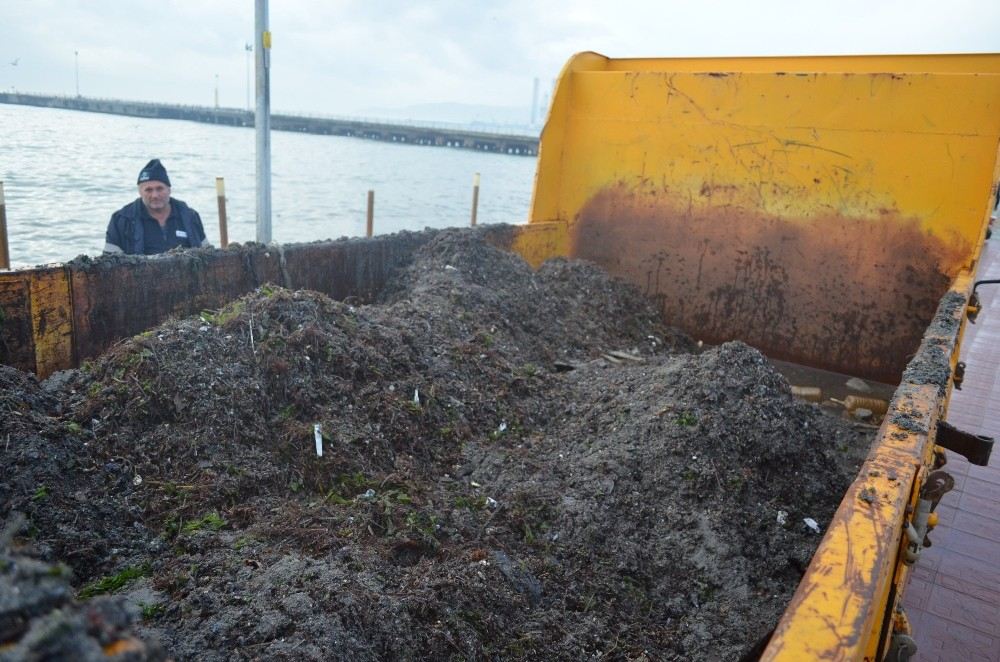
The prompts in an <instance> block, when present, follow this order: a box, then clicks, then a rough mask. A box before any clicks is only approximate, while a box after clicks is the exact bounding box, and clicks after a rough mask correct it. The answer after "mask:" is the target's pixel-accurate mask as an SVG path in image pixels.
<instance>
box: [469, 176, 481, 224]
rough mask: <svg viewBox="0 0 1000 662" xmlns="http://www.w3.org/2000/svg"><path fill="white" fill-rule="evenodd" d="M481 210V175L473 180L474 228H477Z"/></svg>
mask: <svg viewBox="0 0 1000 662" xmlns="http://www.w3.org/2000/svg"><path fill="white" fill-rule="evenodd" d="M478 210H479V173H478V172H477V173H476V175H475V176H474V177H473V178H472V223H471V225H472V227H476V213H477V212H478Z"/></svg>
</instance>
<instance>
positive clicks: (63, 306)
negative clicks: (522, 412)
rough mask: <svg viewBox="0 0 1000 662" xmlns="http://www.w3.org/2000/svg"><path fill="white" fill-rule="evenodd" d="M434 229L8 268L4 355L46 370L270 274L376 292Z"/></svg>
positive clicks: (337, 293)
mask: <svg viewBox="0 0 1000 662" xmlns="http://www.w3.org/2000/svg"><path fill="white" fill-rule="evenodd" d="M433 236H434V233H433V232H422V233H409V232H403V233H399V234H394V235H389V236H383V237H376V238H373V239H348V240H340V241H330V242H316V243H311V244H290V245H286V246H283V247H275V246H271V247H264V246H261V245H257V244H251V245H247V246H236V245H234V246H232V247H230V248H229V249H227V250H197V251H185V252H181V253H176V254H168V255H160V256H156V257H153V258H142V257H133V256H124V257H121V256H105V257H101V258H96V259H91V258H78V259H76V260H73V261H72V262H69V263H67V264H65V265H58V266H53V267H48V268H39V269H26V270H21V271H13V272H2V273H0V362H2V363H4V364H7V365H11V366H14V367H16V368H18V369H21V370H25V371H30V372H35V373H36V374H38V375H39V376H40V377H45V376H47V375H49V374H51V373H52V372H54V371H56V370H61V369H65V368H70V367H74V366H76V365H78V364H79V363H80V362H81V361H83V360H84V359H87V358H90V357H93V356H97V355H99V354H100V353H101V352H103V351H104V350H106V349H107V348H108V347H110V346H111V345H113V344H114V343H115V342H117V341H118V340H120V339H122V338H127V337H130V336H133V335H135V334H137V333H141V332H142V331H145V330H147V329H150V328H152V327H154V326H156V325H157V324H159V323H161V322H163V321H164V320H165V319H167V318H168V317H171V316H187V315H192V314H197V313H199V312H200V311H202V310H213V309H217V308H220V307H222V306H223V305H225V304H226V303H227V302H229V301H232V300H233V299H235V298H237V297H239V296H241V295H243V294H246V293H247V292H250V291H252V290H253V289H254V288H256V287H258V286H260V285H263V284H265V283H272V284H275V285H280V286H283V287H288V288H290V289H310V290H315V291H318V292H322V293H324V294H327V295H329V296H331V297H333V298H337V299H344V298H347V297H357V298H358V299H359V300H360V301H368V300H370V299H371V298H372V297H374V296H375V295H376V294H377V293H378V292H379V291H380V290H381V289H382V287H383V286H384V284H385V283H386V281H387V279H388V278H389V276H390V274H391V273H392V272H393V271H394V270H395V269H396V268H398V267H399V266H401V265H403V264H405V263H407V262H408V261H409V260H410V259H411V257H412V255H413V252H414V251H415V250H416V249H417V248H418V247H419V246H422V245H423V244H425V243H426V242H427V241H429V240H430V239H431V238H432V237H433Z"/></svg>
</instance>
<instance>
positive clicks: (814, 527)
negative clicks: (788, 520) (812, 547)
mask: <svg viewBox="0 0 1000 662" xmlns="http://www.w3.org/2000/svg"><path fill="white" fill-rule="evenodd" d="M802 521H803V522H805V524H806V526H807V527H809V530H810V531H812V532H813V533H819V523H818V522H817V521H816V520H814V519H813V518H812V517H806V518H805V519H803V520H802Z"/></svg>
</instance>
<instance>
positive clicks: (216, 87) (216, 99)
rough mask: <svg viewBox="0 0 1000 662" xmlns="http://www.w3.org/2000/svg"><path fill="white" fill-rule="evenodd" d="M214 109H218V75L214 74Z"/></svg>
mask: <svg viewBox="0 0 1000 662" xmlns="http://www.w3.org/2000/svg"><path fill="white" fill-rule="evenodd" d="M215 109H216V110H218V109H219V74H215Z"/></svg>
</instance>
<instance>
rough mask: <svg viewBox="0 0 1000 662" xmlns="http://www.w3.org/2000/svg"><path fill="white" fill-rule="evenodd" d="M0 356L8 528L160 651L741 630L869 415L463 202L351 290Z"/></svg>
mask: <svg viewBox="0 0 1000 662" xmlns="http://www.w3.org/2000/svg"><path fill="white" fill-rule="evenodd" d="M0 379H3V380H4V381H3V385H4V386H5V387H6V388H5V389H4V395H3V396H2V397H0V413H2V412H4V411H5V409H6V410H9V411H11V412H12V415H11V416H4V417H3V419H2V420H3V421H4V422H3V423H0V449H2V453H3V455H2V457H3V462H4V465H5V466H8V467H12V470H13V472H12V474H11V475H12V476H13V478H12V479H10V480H5V481H4V483H3V485H2V486H0V507H2V510H0V514H2V515H3V516H4V517H5V518H6V517H8V515H9V514H10V513H12V512H14V511H20V512H24V513H25V514H26V515H27V517H28V520H29V526H28V528H27V532H26V533H22V534H21V535H20V536H18V538H17V539H16V540H17V544H18V545H20V546H21V547H22V548H23V551H24V553H31V554H34V555H35V556H36V557H40V558H42V559H43V560H45V561H48V562H55V561H62V562H65V563H66V564H68V565H69V566H70V567H71V568H72V570H73V572H74V576H75V577H76V580H75V587H76V589H77V591H83V593H82V595H94V594H95V593H100V592H115V597H116V598H117V599H119V600H120V601H121V603H122V604H124V605H126V607H129V608H130V609H132V612H138V613H141V614H142V616H143V619H142V621H141V622H140V623H139V624H138V626H137V628H138V632H139V634H140V635H141V636H143V637H144V638H145V639H146V640H148V641H158V642H159V643H160V644H161V645H162V647H163V649H164V650H165V651H166V652H167V653H168V654H169V655H170V656H172V657H174V658H176V659H199V660H212V659H219V660H221V659H227V660H228V659H253V658H266V659H296V660H298V659H316V660H320V659H347V658H351V659H354V660H369V659H370V660H376V659H379V660H381V659H426V658H434V659H439V658H449V657H458V658H500V659H546V660H549V659H574V660H575V659H580V658H581V657H584V656H595V657H609V658H616V659H644V658H645V659H678V660H681V659H685V660H687V659H735V658H739V657H740V656H741V655H742V654H744V653H745V652H747V651H749V650H750V649H751V648H753V646H754V645H755V644H756V643H757V642H758V641H759V640H760V639H761V638H762V637H765V636H766V635H767V633H768V632H769V631H770V629H771V628H772V627H773V626H774V624H775V622H776V621H777V618H778V617H779V616H780V614H781V612H782V611H783V609H784V605H785V604H786V603H787V601H788V599H789V597H790V596H791V593H792V592H793V591H794V588H795V586H796V585H797V583H798V581H799V578H800V577H801V574H802V572H803V571H804V568H805V566H806V565H807V564H808V561H809V558H810V557H811V555H812V553H813V551H814V549H815V547H816V545H817V543H818V541H819V536H818V535H817V534H816V533H814V532H813V531H812V530H811V529H810V528H809V527H808V526H806V525H805V524H803V520H804V518H807V517H808V518H811V519H813V520H816V521H818V522H819V523H820V524H823V523H825V522H827V521H828V520H829V518H830V517H831V516H832V514H833V511H834V510H835V508H836V505H837V503H838V502H839V499H840V496H841V495H842V494H843V492H844V491H845V489H846V487H847V485H848V483H849V482H850V480H851V478H852V477H853V476H854V474H855V472H856V469H857V466H858V465H859V463H860V460H861V459H863V456H864V454H865V452H866V450H867V446H868V443H869V441H870V431H869V430H868V429H866V428H862V427H859V426H855V425H852V424H851V423H849V422H847V421H843V420H838V419H835V418H832V417H829V416H827V415H824V414H823V413H822V412H821V411H820V409H819V408H818V407H816V406H815V405H810V404H805V403H801V402H797V401H795V400H793V399H792V398H791V396H790V393H789V386H788V383H787V382H786V381H785V379H784V378H783V377H781V376H780V375H779V374H778V373H777V372H776V371H775V370H774V369H773V368H772V367H771V366H770V365H769V364H768V363H767V361H766V360H765V359H764V357H763V356H762V355H761V354H760V353H759V352H757V351H756V350H754V349H752V348H750V347H747V346H746V345H743V344H741V343H728V344H726V345H722V346H720V347H716V348H712V349H708V350H706V351H703V352H697V351H695V346H694V344H693V343H692V342H691V341H690V339H688V338H687V337H686V336H684V335H683V334H682V333H680V332H678V331H676V330H674V329H671V328H670V327H668V326H666V325H665V324H664V321H663V320H662V319H661V318H660V315H659V312H658V311H657V310H656V309H655V307H654V306H653V305H652V303H651V302H650V301H648V300H647V299H646V298H644V297H643V296H642V295H641V294H640V293H639V292H637V291H636V290H634V289H633V288H632V287H630V286H628V285H626V284H624V283H622V282H619V281H617V280H614V279H612V278H610V277H608V276H607V275H606V274H604V273H603V272H601V271H600V270H599V269H597V268H596V267H595V266H593V265H590V264H587V263H582V262H576V261H566V260H555V261H552V262H549V263H546V264H545V265H543V266H542V267H541V268H539V269H538V270H537V271H535V270H532V269H531V268H530V267H529V266H528V265H527V264H525V263H524V262H523V261H522V260H521V259H520V258H518V257H516V256H514V255H512V254H510V253H506V252H503V251H500V250H498V249H495V248H493V247H491V246H490V245H489V244H488V243H486V242H484V241H483V240H482V235H481V234H479V233H477V232H475V231H442V232H438V233H435V236H434V238H433V239H432V240H431V241H430V242H428V243H427V244H426V245H425V246H424V247H423V248H421V249H420V250H419V251H418V252H417V254H416V255H415V257H414V260H413V262H412V264H410V265H409V266H408V267H407V268H405V269H403V270H401V271H400V272H399V273H398V274H396V277H395V279H394V280H393V282H392V283H391V284H390V286H389V287H387V288H386V290H385V292H384V293H383V297H382V299H381V300H380V301H378V302H377V303H374V304H371V305H349V304H347V303H341V302H337V301H333V300H331V299H329V298H327V297H325V296H323V295H321V294H317V293H314V292H308V291H288V290H284V289H281V288H277V287H272V286H264V287H262V288H260V289H258V290H257V291H255V292H253V293H251V294H249V295H247V296H245V297H242V298H240V299H239V300H237V301H234V302H233V303H231V304H230V305H228V306H226V307H225V308H223V309H221V310H217V311H207V312H205V313H203V314H202V315H201V316H199V317H192V318H186V319H178V320H171V321H168V322H167V323H165V324H162V325H161V326H159V327H157V328H155V329H152V330H150V331H149V332H147V333H144V334H141V335H140V336H136V337H134V338H131V339H129V340H127V341H124V342H122V343H120V344H119V345H117V346H116V347H114V348H113V349H112V350H111V351H109V352H108V353H107V354H105V355H104V356H102V357H100V358H99V359H97V360H95V361H93V362H92V363H89V364H87V365H85V366H84V367H83V368H81V369H80V370H76V371H71V372H68V373H63V374H59V375H56V376H54V377H53V378H50V379H49V380H47V381H46V382H43V383H42V384H39V383H37V382H36V381H35V380H34V379H33V378H31V377H30V376H25V375H22V374H21V373H17V372H16V371H12V370H9V369H4V370H0ZM13 412H16V414H13ZM5 442H6V443H5ZM320 453H321V454H320ZM77 597H78V599H79V598H80V597H81V594H80V593H78V596H77ZM83 604H86V603H83ZM29 620H30V618H29ZM8 639H11V638H10V637H8ZM15 640H16V637H14V638H13V639H11V641H14V643H16V641H15Z"/></svg>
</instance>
